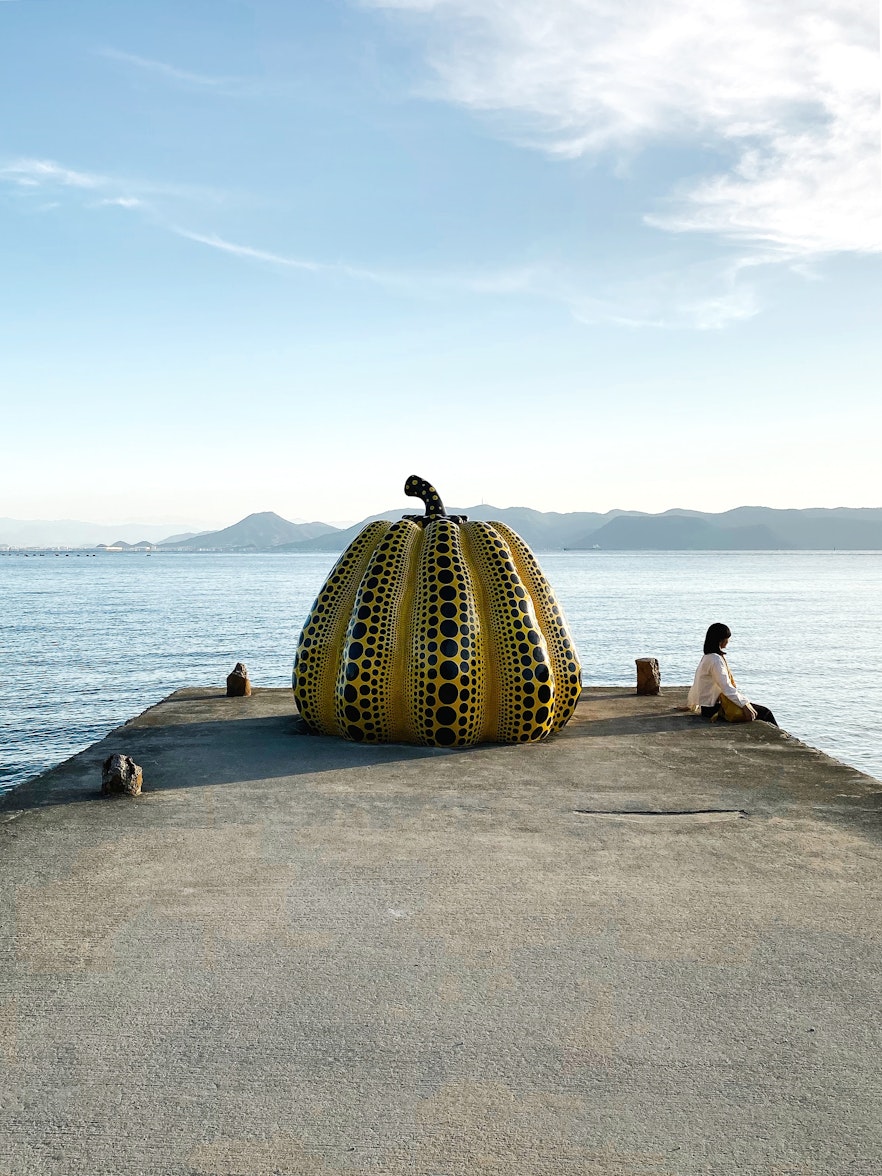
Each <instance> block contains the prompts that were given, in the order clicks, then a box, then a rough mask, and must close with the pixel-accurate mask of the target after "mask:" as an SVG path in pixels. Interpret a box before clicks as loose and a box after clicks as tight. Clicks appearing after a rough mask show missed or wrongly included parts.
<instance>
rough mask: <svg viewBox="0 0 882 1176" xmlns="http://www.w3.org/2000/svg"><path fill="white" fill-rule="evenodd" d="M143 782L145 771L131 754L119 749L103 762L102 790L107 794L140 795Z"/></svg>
mask: <svg viewBox="0 0 882 1176" xmlns="http://www.w3.org/2000/svg"><path fill="white" fill-rule="evenodd" d="M143 783H144V773H143V771H142V770H141V768H140V767H139V766H138V765H137V764H136V763H135V761H134V760H133V759H132V757H131V756H130V755H122V754H120V752H118V751H117V752H114V753H113V755H109V756H108V757H107V759H106V760H105V761H104V763H103V764H102V767H101V791H102V793H103V794H104V795H105V796H113V795H116V794H118V793H122V794H123V795H124V796H140V795H141V785H142V784H143Z"/></svg>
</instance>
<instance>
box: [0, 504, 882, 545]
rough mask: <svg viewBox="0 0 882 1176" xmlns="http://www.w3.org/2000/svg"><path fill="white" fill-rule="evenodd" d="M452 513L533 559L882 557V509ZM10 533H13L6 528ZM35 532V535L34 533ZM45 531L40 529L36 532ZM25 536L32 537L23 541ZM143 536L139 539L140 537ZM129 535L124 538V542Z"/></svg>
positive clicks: (177, 540)
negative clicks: (497, 526) (675, 554)
mask: <svg viewBox="0 0 882 1176" xmlns="http://www.w3.org/2000/svg"><path fill="white" fill-rule="evenodd" d="M415 513H419V506H418V504H415V506H414V508H413V509H411V510H403V509H396V510H390V511H385V512H383V513H381V514H375V515H370V516H368V518H366V519H363V520H362V521H361V522H360V523H356V524H355V525H354V526H352V527H346V528H343V529H341V528H339V527H333V526H331V525H330V524H329V523H322V522H313V523H303V522H298V523H292V522H289V521H288V520H287V519H283V518H282V517H281V516H280V515H277V514H274V513H273V512H272V511H264V512H261V513H258V514H250V515H248V516H247V517H246V518H244V519H241V520H240V521H239V522H238V523H234V524H233V525H232V526H231V527H225V528H223V530H219V531H203V532H201V533H196V534H194V533H193V532H186V533H184V534H178V535H172V536H169V537H167V538H164V539H161V538H160V536H158V535H156V531H157V530H159V528H157V527H142V526H139V525H136V524H133V525H132V526H130V527H127V528H122V527H113V528H111V527H96V526H93V525H91V524H88V523H70V524H65V525H66V526H69V527H70V528H74V531H68V532H65V533H66V534H74V533H76V534H79V533H81V532H80V530H79V529H83V530H90V531H91V535H92V536H94V535H95V532H96V531H98V532H99V533H100V532H109V533H110V534H113V536H114V538H113V539H112V540H110V541H109V542H108V539H109V535H108V536H107V537H106V538H102V544H103V545H105V546H111V547H117V548H124V549H144V548H146V547H148V546H152V547H153V548H154V549H157V548H158V549H159V550H161V551H243V552H244V551H279V552H284V551H299V552H310V551H315V552H320V551H322V552H331V553H336V552H340V551H343V550H344V548H345V547H346V546H347V545H348V544H349V543H350V542H351V541H352V539H353V538H354V537H355V536H356V535H357V534H358V532H359V531H360V530H361V528H362V527H363V526H364V525H365V524H366V523H368V522H371V521H372V520H373V519H383V518H387V519H396V518H401V517H402V515H404V514H415ZM451 513H455V514H466V515H468V516H469V518H472V519H484V520H487V521H492V520H493V519H498V520H499V521H500V522H504V523H507V524H508V526H510V527H511V528H512V529H513V530H515V531H517V532H518V534H519V535H521V536H523V538H524V539H525V540H526V541H527V543H529V545H530V546H531V547H532V548H533V549H534V550H536V551H561V550H585V549H588V550H591V549H595V548H596V549H600V550H604V551H641V550H642V551H649V550H655V551H678V550H679V551H786V550H810V551H826V550H832V549H837V548H838V549H839V550H852V551H882V508H874V507H867V508H851V507H836V508H832V509H827V508H820V507H819V508H814V509H809V510H774V509H772V508H771V507H765V506H740V507H737V508H736V509H735V510H729V511H725V512H723V513H722V514H710V513H707V512H703V511H694V510H668V511H665V512H664V513H663V514H646V513H643V512H640V511H621V510H611V511H608V512H607V513H606V514H597V513H593V512H590V511H574V512H572V513H570V514H559V513H556V512H544V511H538V510H531V509H530V508H528V507H496V506H486V505H484V504H482V505H480V506H472V507H465V508H461V507H454V508H451ZM6 524H10V525H9V526H7V525H6ZM58 526H60V524H50V523H44V524H25V523H22V522H20V521H18V520H15V519H0V546H2V545H7V546H16V547H25V546H34V547H51V546H53V545H55V546H71V547H75V546H80V547H85V546H89V547H94V546H95V545H96V544H97V543H98V542H99V540H98V538H97V537H90V538H89V539H81V540H79V541H78V542H77V541H76V540H73V539H71V538H68V539H66V540H63V541H60V540H59V539H57V538H55V539H53V540H47V539H46V538H43V539H42V541H41V539H40V538H39V536H40V535H42V536H48V535H49V534H50V529H51V528H52V527H55V528H57V527H58ZM33 527H36V528H38V534H37V536H35V535H34V533H33V531H32V530H30V528H33ZM39 528H43V529H42V530H39ZM25 534H27V536H28V537H27V538H25V537H24V536H25ZM136 534H137V539H136V538H135V535H136ZM120 536H125V538H120Z"/></svg>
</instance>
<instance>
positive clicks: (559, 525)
mask: <svg viewBox="0 0 882 1176" xmlns="http://www.w3.org/2000/svg"><path fill="white" fill-rule="evenodd" d="M447 510H448V511H449V512H450V514H464V515H468V517H469V518H470V519H480V520H483V521H485V522H492V521H493V520H494V519H496V520H498V521H499V522H501V523H505V524H506V525H507V526H509V527H511V528H512V530H513V531H517V533H518V534H519V535H520V536H521V538H522V539H524V540H525V541H526V542H527V543H529V545H530V546H531V547H532V548H534V549H535V550H537V551H559V550H560V549H561V548H563V547H570V546H572V542H571V541H572V539H573V537H574V536H578V535H582V534H586V533H591V532H592V531H595V530H597V529H598V528H599V527H601V526H602V525H603V524H604V523H605V522H607V521H608V520H610V519H612V518H617V517H618V516H619V515H622V514H623V513H624V512H623V511H620V510H611V511H609V512H608V513H607V514H597V513H596V512H592V511H573V512H572V513H571V514H559V513H557V512H554V511H547V512H546V511H541V510H531V509H530V507H527V506H508V507H500V506H488V505H487V504H486V503H481V505H480V506H468V507H462V506H449V507H447ZM422 513H423V510H422V507H421V505H420V503H418V502H415V503H414V507H413V509H401V508H398V509H397V510H387V511H382V512H381V513H380V514H374V515H368V517H367V518H365V519H362V520H361V522H360V523H355V525H354V526H352V527H347V528H346V529H345V530H342V531H336V532H335V533H334V534H332V535H331V534H328V535H320V536H318V537H317V538H315V539H310V540H309V541H308V542H300V543H292V544H286V547H285V550H291V551H343V550H344V549H345V548H346V547H347V546H348V545H349V544H350V543H351V542H352V540H353V539H354V538H355V536H356V535H357V534H358V533H359V531H360V530H361V529H362V527H364V526H366V525H367V524H368V523H371V522H373V521H374V520H375V519H400V518H403V517H404V515H406V514H422Z"/></svg>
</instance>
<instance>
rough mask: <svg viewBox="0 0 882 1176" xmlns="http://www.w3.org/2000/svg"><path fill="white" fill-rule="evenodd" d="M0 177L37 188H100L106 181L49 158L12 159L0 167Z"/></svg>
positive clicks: (23, 185)
mask: <svg viewBox="0 0 882 1176" xmlns="http://www.w3.org/2000/svg"><path fill="white" fill-rule="evenodd" d="M0 179H5V180H7V181H9V182H11V183H13V184H17V185H18V186H19V187H22V188H39V187H43V186H45V185H55V186H60V187H63V188H102V187H104V186H105V185H106V183H107V180H106V179H105V177H104V176H99V175H93V174H89V173H88V172H81V171H73V170H72V169H71V168H68V167H63V166H62V165H61V164H60V163H55V162H54V160H51V159H17V160H14V161H13V162H12V163H7V164H5V165H4V166H3V167H0Z"/></svg>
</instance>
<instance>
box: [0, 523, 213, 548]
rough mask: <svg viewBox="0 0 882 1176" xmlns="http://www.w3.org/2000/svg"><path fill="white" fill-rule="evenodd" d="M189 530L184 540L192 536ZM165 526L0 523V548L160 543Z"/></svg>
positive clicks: (167, 531)
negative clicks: (142, 542)
mask: <svg viewBox="0 0 882 1176" xmlns="http://www.w3.org/2000/svg"><path fill="white" fill-rule="evenodd" d="M194 530H195V528H194V529H193V530H191V531H190V532H189V533H188V536H187V537H188V538H189V536H190V535H192V534H193V533H194ZM168 533H169V524H168V523H146V524H145V523H122V524H120V523H84V522H81V521H79V520H77V519H52V520H47V519H0V544H7V545H9V546H10V547H95V546H97V545H98V544H99V543H103V544H105V545H109V544H115V543H116V542H117V540H122V541H124V542H125V543H139V542H140V541H141V540H146V541H147V542H148V543H160V542H161V541H162V540H164V539H167V538H168Z"/></svg>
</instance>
